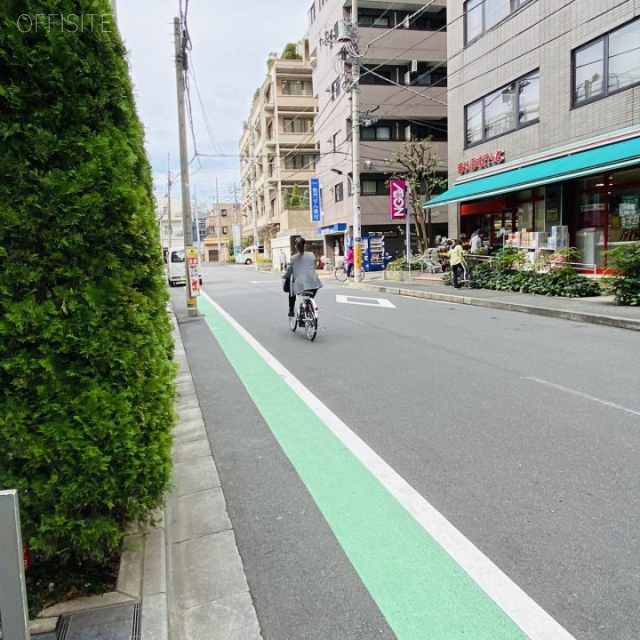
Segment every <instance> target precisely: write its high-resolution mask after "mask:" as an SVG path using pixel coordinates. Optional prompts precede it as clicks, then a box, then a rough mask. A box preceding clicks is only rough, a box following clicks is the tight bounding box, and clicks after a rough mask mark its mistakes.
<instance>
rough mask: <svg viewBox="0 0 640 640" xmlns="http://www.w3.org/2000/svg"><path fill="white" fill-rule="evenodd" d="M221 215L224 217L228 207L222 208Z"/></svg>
mask: <svg viewBox="0 0 640 640" xmlns="http://www.w3.org/2000/svg"><path fill="white" fill-rule="evenodd" d="M220 215H221V216H222V217H223V218H224V217H225V216H226V215H227V210H226V209H220Z"/></svg>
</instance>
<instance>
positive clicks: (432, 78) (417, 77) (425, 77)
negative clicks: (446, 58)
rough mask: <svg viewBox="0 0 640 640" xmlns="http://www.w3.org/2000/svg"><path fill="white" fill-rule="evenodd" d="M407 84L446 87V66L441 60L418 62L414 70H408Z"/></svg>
mask: <svg viewBox="0 0 640 640" xmlns="http://www.w3.org/2000/svg"><path fill="white" fill-rule="evenodd" d="M409 84H412V85H417V86H419V87H434V86H439V87H446V86H447V67H446V65H444V64H443V63H442V62H418V64H417V65H416V71H411V72H409Z"/></svg>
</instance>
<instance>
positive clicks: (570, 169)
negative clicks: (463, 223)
mask: <svg viewBox="0 0 640 640" xmlns="http://www.w3.org/2000/svg"><path fill="white" fill-rule="evenodd" d="M636 163H640V140H639V139H638V138H637V137H635V138H631V139H629V140H622V141H621V142H612V143H610V144H606V145H603V146H600V147H595V148H593V149H587V150H586V151H577V152H576V153H569V154H568V155H565V156H561V157H559V158H553V159H552V160H544V161H541V162H536V163H534V164H530V165H527V166H524V167H518V168H517V169H511V170H509V171H503V172H502V173H497V174H495V175H491V176H486V177H484V178H482V177H480V178H477V179H475V180H469V181H467V182H462V183H460V184H456V185H454V186H453V187H451V189H449V190H448V191H445V192H444V193H441V194H440V195H438V196H436V197H435V198H432V199H431V200H429V202H427V203H425V205H424V206H425V208H427V207H435V206H437V205H441V204H448V203H450V202H460V201H461V200H478V199H479V198H488V197H490V196H496V195H501V194H503V193H509V192H511V191H520V190H521V189H531V188H533V187H538V186H540V185H542V184H549V183H551V182H560V181H561V180H569V179H571V178H579V177H581V176H588V175H590V174H593V173H600V172H602V171H611V170H613V169H619V168H622V167H628V166H629V165H632V164H636Z"/></svg>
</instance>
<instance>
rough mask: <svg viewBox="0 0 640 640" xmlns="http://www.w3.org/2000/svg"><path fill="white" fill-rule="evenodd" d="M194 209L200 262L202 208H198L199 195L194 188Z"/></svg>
mask: <svg viewBox="0 0 640 640" xmlns="http://www.w3.org/2000/svg"><path fill="white" fill-rule="evenodd" d="M193 208H194V209H195V212H196V245H197V247H198V260H199V259H200V207H199V206H198V195H197V194H196V188H195V187H193Z"/></svg>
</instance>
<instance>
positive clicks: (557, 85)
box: [432, 0, 640, 269]
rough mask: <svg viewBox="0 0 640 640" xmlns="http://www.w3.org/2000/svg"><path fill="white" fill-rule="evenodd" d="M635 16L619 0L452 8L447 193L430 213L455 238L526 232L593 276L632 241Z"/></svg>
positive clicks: (637, 229) (639, 198)
mask: <svg viewBox="0 0 640 640" xmlns="http://www.w3.org/2000/svg"><path fill="white" fill-rule="evenodd" d="M639 16H640V5H638V3H637V2H619V1H618V0H597V1H596V0H576V1H575V2H557V1H556V0H494V1H492V2H485V1H484V0H467V1H466V2H459V1H458V0H449V2H448V19H449V29H448V37H449V42H448V58H449V80H448V89H449V91H448V103H449V124H450V135H449V186H450V188H449V190H448V191H447V192H446V193H444V194H442V195H440V196H438V197H436V198H434V199H433V200H432V203H440V204H441V203H451V204H450V210H449V226H450V231H452V233H454V234H460V235H466V236H467V237H468V235H469V233H470V232H471V230H472V229H473V228H476V227H478V226H480V227H482V229H483V230H484V233H485V238H486V239H487V240H488V241H489V243H491V244H497V245H502V243H503V241H504V238H505V236H504V235H502V236H500V232H501V230H505V231H506V232H507V233H509V232H512V235H511V238H512V239H514V238H515V241H516V242H517V236H516V234H515V233H513V232H516V231H524V230H527V231H533V232H534V234H533V236H529V234H527V235H528V236H529V237H531V238H533V241H534V244H537V245H539V246H540V245H541V246H542V247H544V248H542V249H541V248H539V246H538V248H537V249H536V251H538V252H543V251H545V250H546V251H552V250H553V249H554V248H557V247H558V246H562V244H569V245H570V246H574V247H577V248H578V249H579V250H580V256H581V257H580V261H581V262H582V263H584V264H588V265H595V266H596V267H597V268H598V269H603V268H604V267H605V266H606V258H605V254H604V250H606V249H607V248H612V247H615V246H618V245H619V244H620V243H625V242H629V241H631V240H638V239H640V222H639V215H638V212H639V211H640V157H639V155H638V149H640V48H639V47H640V44H639V43H640V17H639ZM553 231H555V233H554V234H553V236H552V233H553ZM535 232H539V233H535ZM563 232H566V233H565V235H564V238H563V235H562V233H563ZM545 233H546V234H548V236H549V237H547V236H545V235H544V234H545ZM506 237H507V238H509V236H506ZM563 240H564V242H563Z"/></svg>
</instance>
